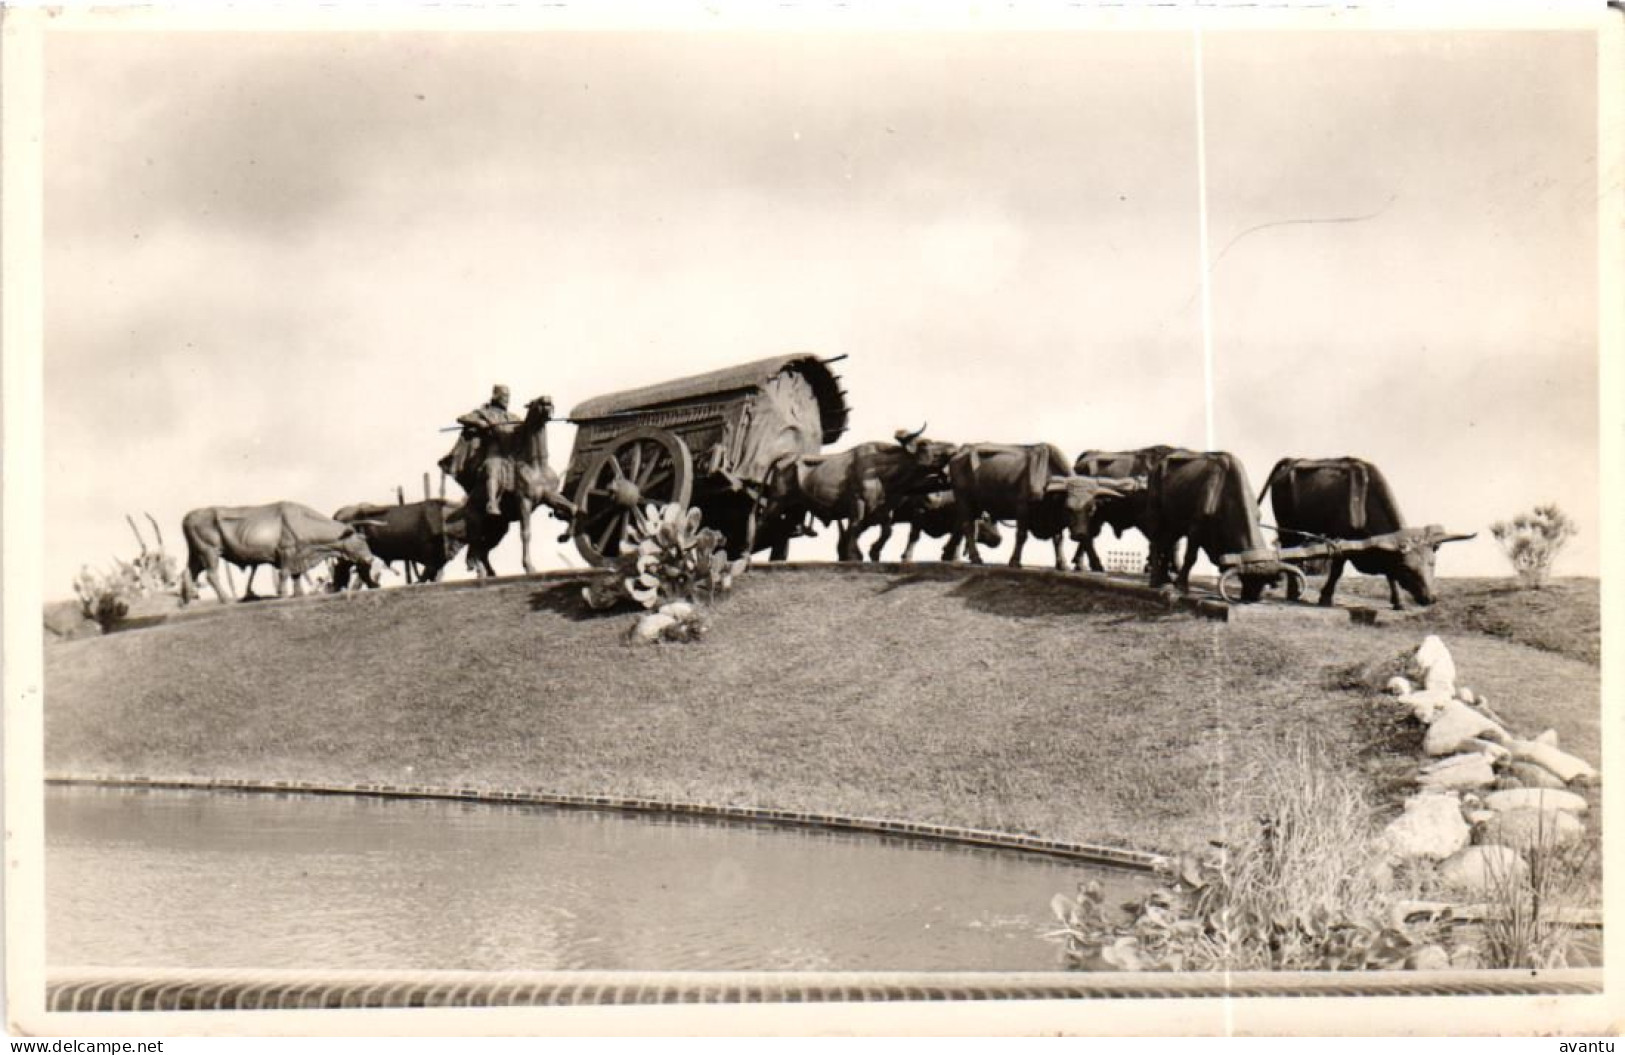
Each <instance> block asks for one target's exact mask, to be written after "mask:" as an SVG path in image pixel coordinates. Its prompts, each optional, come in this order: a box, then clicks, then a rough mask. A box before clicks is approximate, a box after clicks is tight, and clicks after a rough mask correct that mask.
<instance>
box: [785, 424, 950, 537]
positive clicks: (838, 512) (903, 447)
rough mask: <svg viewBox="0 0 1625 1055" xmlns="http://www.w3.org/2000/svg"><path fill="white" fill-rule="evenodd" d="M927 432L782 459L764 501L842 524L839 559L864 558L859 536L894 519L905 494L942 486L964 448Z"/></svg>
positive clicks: (786, 511) (794, 512)
mask: <svg viewBox="0 0 1625 1055" xmlns="http://www.w3.org/2000/svg"><path fill="white" fill-rule="evenodd" d="M924 432H925V427H924V426H921V427H920V428H919V429H918V430H917V431H915V432H898V433H897V442H896V443H860V444H858V445H857V446H856V447H853V448H851V449H850V450H845V451H840V452H838V453H836V454H809V455H801V456H793V457H789V458H784V459H781V460H780V461H778V462H776V463H775V464H774V466H773V468H772V469H771V470H770V471H769V473H768V481H767V489H766V496H765V499H764V501H765V504H766V505H767V507H768V508H770V509H773V510H775V511H776V512H779V513H793V514H794V515H797V516H800V517H805V516H809V515H810V516H812V517H813V518H815V519H816V520H818V521H819V522H820V523H823V524H829V523H831V522H836V523H839V524H840V525H841V526H840V538H839V541H838V543H837V547H836V548H837V552H838V555H839V557H840V559H841V560H843V561H858V560H862V559H863V555H862V554H861V553H860V552H859V550H858V536H859V535H862V534H863V532H865V531H867V530H868V529H869V528H871V527H874V526H876V525H879V524H888V523H890V520H891V517H892V515H893V514H894V513H895V512H896V509H897V507H898V506H899V505H900V504H902V502H903V501H904V500H905V499H907V498H909V497H911V496H914V495H918V494H922V493H925V492H928V491H934V490H940V489H941V488H942V485H943V475H942V474H943V471H944V470H945V469H946V468H947V465H948V459H949V458H951V457H953V453H954V452H955V451H956V450H958V449H959V448H958V447H956V446H955V445H953V444H951V443H939V442H937V441H935V440H928V439H923V438H922V434H923V433H924Z"/></svg>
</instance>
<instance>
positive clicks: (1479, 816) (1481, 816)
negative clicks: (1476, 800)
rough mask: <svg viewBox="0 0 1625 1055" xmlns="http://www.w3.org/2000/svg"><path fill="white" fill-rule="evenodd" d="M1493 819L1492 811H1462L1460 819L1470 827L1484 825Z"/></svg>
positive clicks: (1493, 812)
mask: <svg viewBox="0 0 1625 1055" xmlns="http://www.w3.org/2000/svg"><path fill="white" fill-rule="evenodd" d="M1494 818H1495V811H1494V810H1462V811H1461V819H1462V820H1464V821H1466V822H1467V823H1468V824H1471V825H1475V826H1476V825H1480V824H1485V823H1487V822H1489V821H1491V820H1493V819H1494Z"/></svg>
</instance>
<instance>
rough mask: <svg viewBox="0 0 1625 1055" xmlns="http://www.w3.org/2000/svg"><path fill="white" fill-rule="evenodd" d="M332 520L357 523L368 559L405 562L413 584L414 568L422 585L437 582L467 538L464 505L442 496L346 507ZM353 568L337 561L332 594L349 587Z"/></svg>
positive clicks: (407, 579)
mask: <svg viewBox="0 0 1625 1055" xmlns="http://www.w3.org/2000/svg"><path fill="white" fill-rule="evenodd" d="M333 519H334V520H337V521H340V522H341V523H345V524H353V525H356V527H357V529H358V530H359V531H360V532H361V535H362V537H363V538H365V539H366V540H367V546H368V548H369V549H371V550H372V555H373V556H374V557H377V558H378V559H379V560H381V561H383V562H384V563H385V564H391V563H393V562H394V561H404V562H405V564H406V581H407V582H411V581H412V568H413V566H414V565H416V566H417V567H418V568H419V569H420V570H419V573H418V579H419V580H420V581H422V582H438V581H439V580H440V575H441V572H443V571H444V570H445V567H446V564H447V563H448V562H450V561H451V559H452V558H453V557H455V556H456V555H457V551H458V550H460V549H462V548H463V544H464V542H465V541H466V540H467V525H466V522H465V521H464V519H463V516H462V507H461V506H460V505H458V504H457V503H455V502H448V501H446V500H445V499H444V498H437V499H431V500H429V501H425V502H409V503H405V504H399V505H374V504H371V503H365V502H363V503H359V504H357V505H351V506H345V507H344V508H343V509H340V510H339V511H338V512H336V513H334V514H333ZM352 567H353V566H352V565H351V564H350V562H349V561H338V562H337V564H336V567H335V568H334V570H333V588H334V589H335V590H341V591H342V590H344V589H346V588H347V587H348V586H349V585H350V573H351V570H352Z"/></svg>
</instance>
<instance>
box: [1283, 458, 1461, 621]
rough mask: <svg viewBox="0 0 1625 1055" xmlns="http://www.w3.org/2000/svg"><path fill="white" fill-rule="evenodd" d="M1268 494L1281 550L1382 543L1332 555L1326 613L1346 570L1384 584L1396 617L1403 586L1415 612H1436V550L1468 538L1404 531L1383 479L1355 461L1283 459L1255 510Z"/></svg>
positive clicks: (1433, 530) (1291, 591)
mask: <svg viewBox="0 0 1625 1055" xmlns="http://www.w3.org/2000/svg"><path fill="white" fill-rule="evenodd" d="M1266 494H1268V495H1269V496H1270V504H1271V506H1272V507H1273V509H1274V511H1275V523H1276V527H1277V528H1278V529H1279V530H1280V533H1281V545H1282V546H1283V547H1286V546H1301V545H1304V544H1306V543H1310V542H1319V541H1322V540H1333V541H1337V540H1360V539H1369V538H1374V537H1377V536H1383V537H1382V538H1380V539H1378V541H1377V542H1376V544H1374V545H1372V546H1370V547H1368V548H1363V549H1358V550H1349V551H1347V552H1333V553H1332V555H1331V557H1330V560H1331V567H1330V568H1329V569H1328V571H1327V573H1326V585H1325V586H1323V587H1321V590H1320V603H1321V604H1322V605H1325V606H1328V607H1329V606H1330V605H1331V603H1332V596H1333V594H1335V593H1336V592H1337V580H1338V579H1340V578H1341V577H1342V575H1343V565H1344V564H1345V563H1351V564H1353V565H1354V568H1355V570H1356V571H1359V572H1361V573H1363V574H1365V575H1383V576H1386V577H1387V579H1388V600H1389V603H1390V604H1392V605H1393V606H1394V607H1395V608H1396V609H1401V610H1402V609H1404V607H1405V602H1404V601H1403V600H1402V599H1401V598H1400V595H1399V588H1400V587H1401V586H1403V587H1404V588H1405V592H1406V593H1408V594H1410V595H1411V597H1413V598H1415V600H1416V603H1417V604H1422V605H1430V604H1433V603H1434V602H1435V601H1436V600H1437V599H1438V596H1437V594H1436V593H1435V592H1434V587H1433V565H1434V559H1435V557H1436V556H1437V554H1438V552H1439V547H1440V546H1442V545H1444V544H1445V543H1446V542H1462V541H1465V540H1467V539H1470V538H1472V537H1473V536H1472V535H1452V534H1449V533H1447V532H1446V531H1445V530H1444V528H1442V527H1440V526H1439V525H1437V524H1429V525H1428V526H1427V527H1425V528H1408V527H1406V526H1405V518H1404V517H1403V516H1402V515H1400V512H1399V504H1398V503H1397V502H1395V501H1394V495H1393V492H1392V491H1390V490H1389V489H1388V481H1387V480H1386V479H1384V478H1383V475H1382V472H1381V471H1380V470H1379V469H1378V468H1377V467H1376V466H1375V465H1372V464H1371V463H1370V462H1367V461H1362V460H1360V459H1359V458H1327V459H1321V460H1310V459H1306V458H1282V459H1281V460H1280V461H1278V462H1276V463H1275V468H1274V469H1272V470H1270V475H1269V479H1268V480H1266V481H1264V489H1263V490H1262V491H1260V492H1259V493H1258V501H1259V503H1260V504H1262V503H1263V501H1264V496H1265V495H1266ZM1295 586H1296V584H1291V585H1289V586H1288V588H1287V590H1288V596H1289V597H1292V598H1294V599H1296V597H1297V595H1298V591H1297V589H1295V588H1294V587H1295Z"/></svg>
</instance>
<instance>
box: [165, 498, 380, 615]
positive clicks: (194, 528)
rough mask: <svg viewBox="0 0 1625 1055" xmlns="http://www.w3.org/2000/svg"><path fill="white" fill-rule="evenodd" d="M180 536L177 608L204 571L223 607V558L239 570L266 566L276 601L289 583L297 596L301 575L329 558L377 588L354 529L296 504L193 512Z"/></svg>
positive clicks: (195, 591)
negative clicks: (182, 552) (182, 567)
mask: <svg viewBox="0 0 1625 1055" xmlns="http://www.w3.org/2000/svg"><path fill="white" fill-rule="evenodd" d="M181 535H182V536H183V537H184V538H185V539H186V574H184V575H182V576H181V603H182V604H187V603H189V602H190V601H192V600H194V599H196V597H197V595H198V579H200V578H201V577H202V575H203V574H204V573H205V572H207V573H208V576H209V582H210V583H212V584H213V585H214V591H215V594H216V595H217V596H218V597H219V598H220V603H221V604H225V603H226V590H225V587H224V585H222V583H221V582H220V561H221V559H222V558H224V559H225V560H227V561H229V562H231V563H232V564H235V565H237V566H238V567H241V568H256V567H258V566H259V565H261V564H269V565H271V567H273V568H275V569H276V571H277V589H276V592H277V596H278V597H280V596H282V593H283V588H284V585H285V583H286V582H287V581H288V580H289V579H292V580H293V592H294V595H295V596H302V595H303V594H304V592H305V589H304V585H303V583H302V582H301V578H302V576H303V575H304V574H305V572H306V571H308V570H309V569H310V568H312V567H314V566H315V565H317V564H319V563H321V562H322V561H324V560H326V559H328V558H329V557H336V558H338V559H340V560H344V561H348V562H350V563H352V564H354V565H355V566H356V567H357V568H358V569H360V572H361V578H362V580H363V581H364V582H366V584H367V585H368V586H376V585H377V578H376V576H375V574H374V571H373V555H372V550H371V549H369V548H368V546H367V540H366V539H365V538H363V537H362V535H361V533H360V531H359V530H358V528H357V527H356V526H355V525H352V524H344V523H341V522H339V521H337V520H334V519H333V518H332V517H325V516H323V515H322V514H320V513H318V512H316V510H314V509H312V508H310V507H309V506H304V505H300V504H299V503H297V502H273V503H271V504H270V505H263V506H208V507H205V508H203V509H194V510H192V511H191V512H190V513H187V514H186V516H185V517H183V518H182V519H181Z"/></svg>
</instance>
